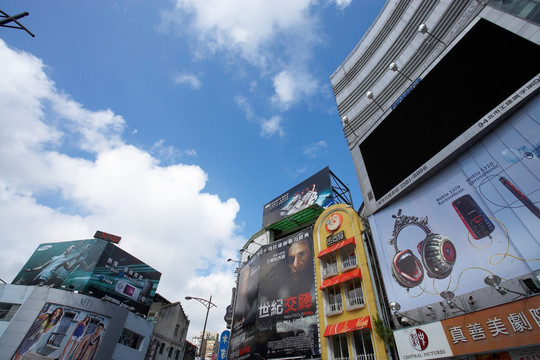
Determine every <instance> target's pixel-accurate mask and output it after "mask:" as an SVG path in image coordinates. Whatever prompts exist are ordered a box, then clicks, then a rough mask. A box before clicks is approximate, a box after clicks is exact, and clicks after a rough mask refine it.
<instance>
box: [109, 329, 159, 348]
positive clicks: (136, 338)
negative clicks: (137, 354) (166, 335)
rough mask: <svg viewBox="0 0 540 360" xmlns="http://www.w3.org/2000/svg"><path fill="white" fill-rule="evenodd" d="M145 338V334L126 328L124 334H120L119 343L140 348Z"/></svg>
mask: <svg viewBox="0 0 540 360" xmlns="http://www.w3.org/2000/svg"><path fill="white" fill-rule="evenodd" d="M143 339H144V337H143V336H141V335H139V334H137V333H135V332H133V331H131V330H129V329H126V328H124V329H123V330H122V335H120V339H118V343H119V344H122V345H125V346H127V347H130V348H132V349H137V350H139V346H140V345H141V343H142V340H143ZM162 345H163V344H162Z"/></svg>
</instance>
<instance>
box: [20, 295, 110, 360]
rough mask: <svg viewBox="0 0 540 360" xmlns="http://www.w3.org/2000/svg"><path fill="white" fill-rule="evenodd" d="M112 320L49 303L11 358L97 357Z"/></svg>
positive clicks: (62, 359) (90, 358)
mask: <svg viewBox="0 0 540 360" xmlns="http://www.w3.org/2000/svg"><path fill="white" fill-rule="evenodd" d="M109 320H110V319H109V318H108V317H106V316H103V315H99V314H95V313H92V312H88V311H85V310H82V309H76V308H72V307H68V306H61V305H56V304H50V303H46V304H45V306H44V307H43V309H42V310H41V312H40V313H39V315H38V316H37V317H36V319H35V320H34V322H33V323H32V325H31V326H30V329H29V330H28V332H27V333H26V335H25V337H24V339H23V341H22V342H21V343H20V345H19V347H18V348H17V351H15V354H14V355H13V356H12V357H11V359H12V360H19V359H38V358H39V359H61V360H64V359H70V358H71V359H87V360H93V359H97V358H96V353H97V352H98V350H99V347H100V346H101V343H102V339H103V336H105V332H106V329H107V327H108V324H109Z"/></svg>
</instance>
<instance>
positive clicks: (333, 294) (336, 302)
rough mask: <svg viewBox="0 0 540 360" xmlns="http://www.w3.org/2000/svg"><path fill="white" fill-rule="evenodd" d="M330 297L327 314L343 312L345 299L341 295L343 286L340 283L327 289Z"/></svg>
mask: <svg viewBox="0 0 540 360" xmlns="http://www.w3.org/2000/svg"><path fill="white" fill-rule="evenodd" d="M326 296H327V299H328V303H327V308H326V315H327V316H331V315H337V314H341V313H343V299H342V297H341V287H340V286H339V285H335V286H331V287H329V288H328V289H327V290H326Z"/></svg>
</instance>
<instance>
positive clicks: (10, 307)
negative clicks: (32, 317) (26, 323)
mask: <svg viewBox="0 0 540 360" xmlns="http://www.w3.org/2000/svg"><path fill="white" fill-rule="evenodd" d="M20 307H21V305H20V304H10V303H0V321H11V319H13V317H14V316H15V314H16V313H17V310H19V308H20Z"/></svg>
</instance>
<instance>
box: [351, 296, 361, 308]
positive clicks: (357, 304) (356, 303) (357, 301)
mask: <svg viewBox="0 0 540 360" xmlns="http://www.w3.org/2000/svg"><path fill="white" fill-rule="evenodd" d="M363 307H364V298H363V297H362V296H359V297H355V298H350V299H349V301H348V302H347V310H354V309H359V308H363Z"/></svg>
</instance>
